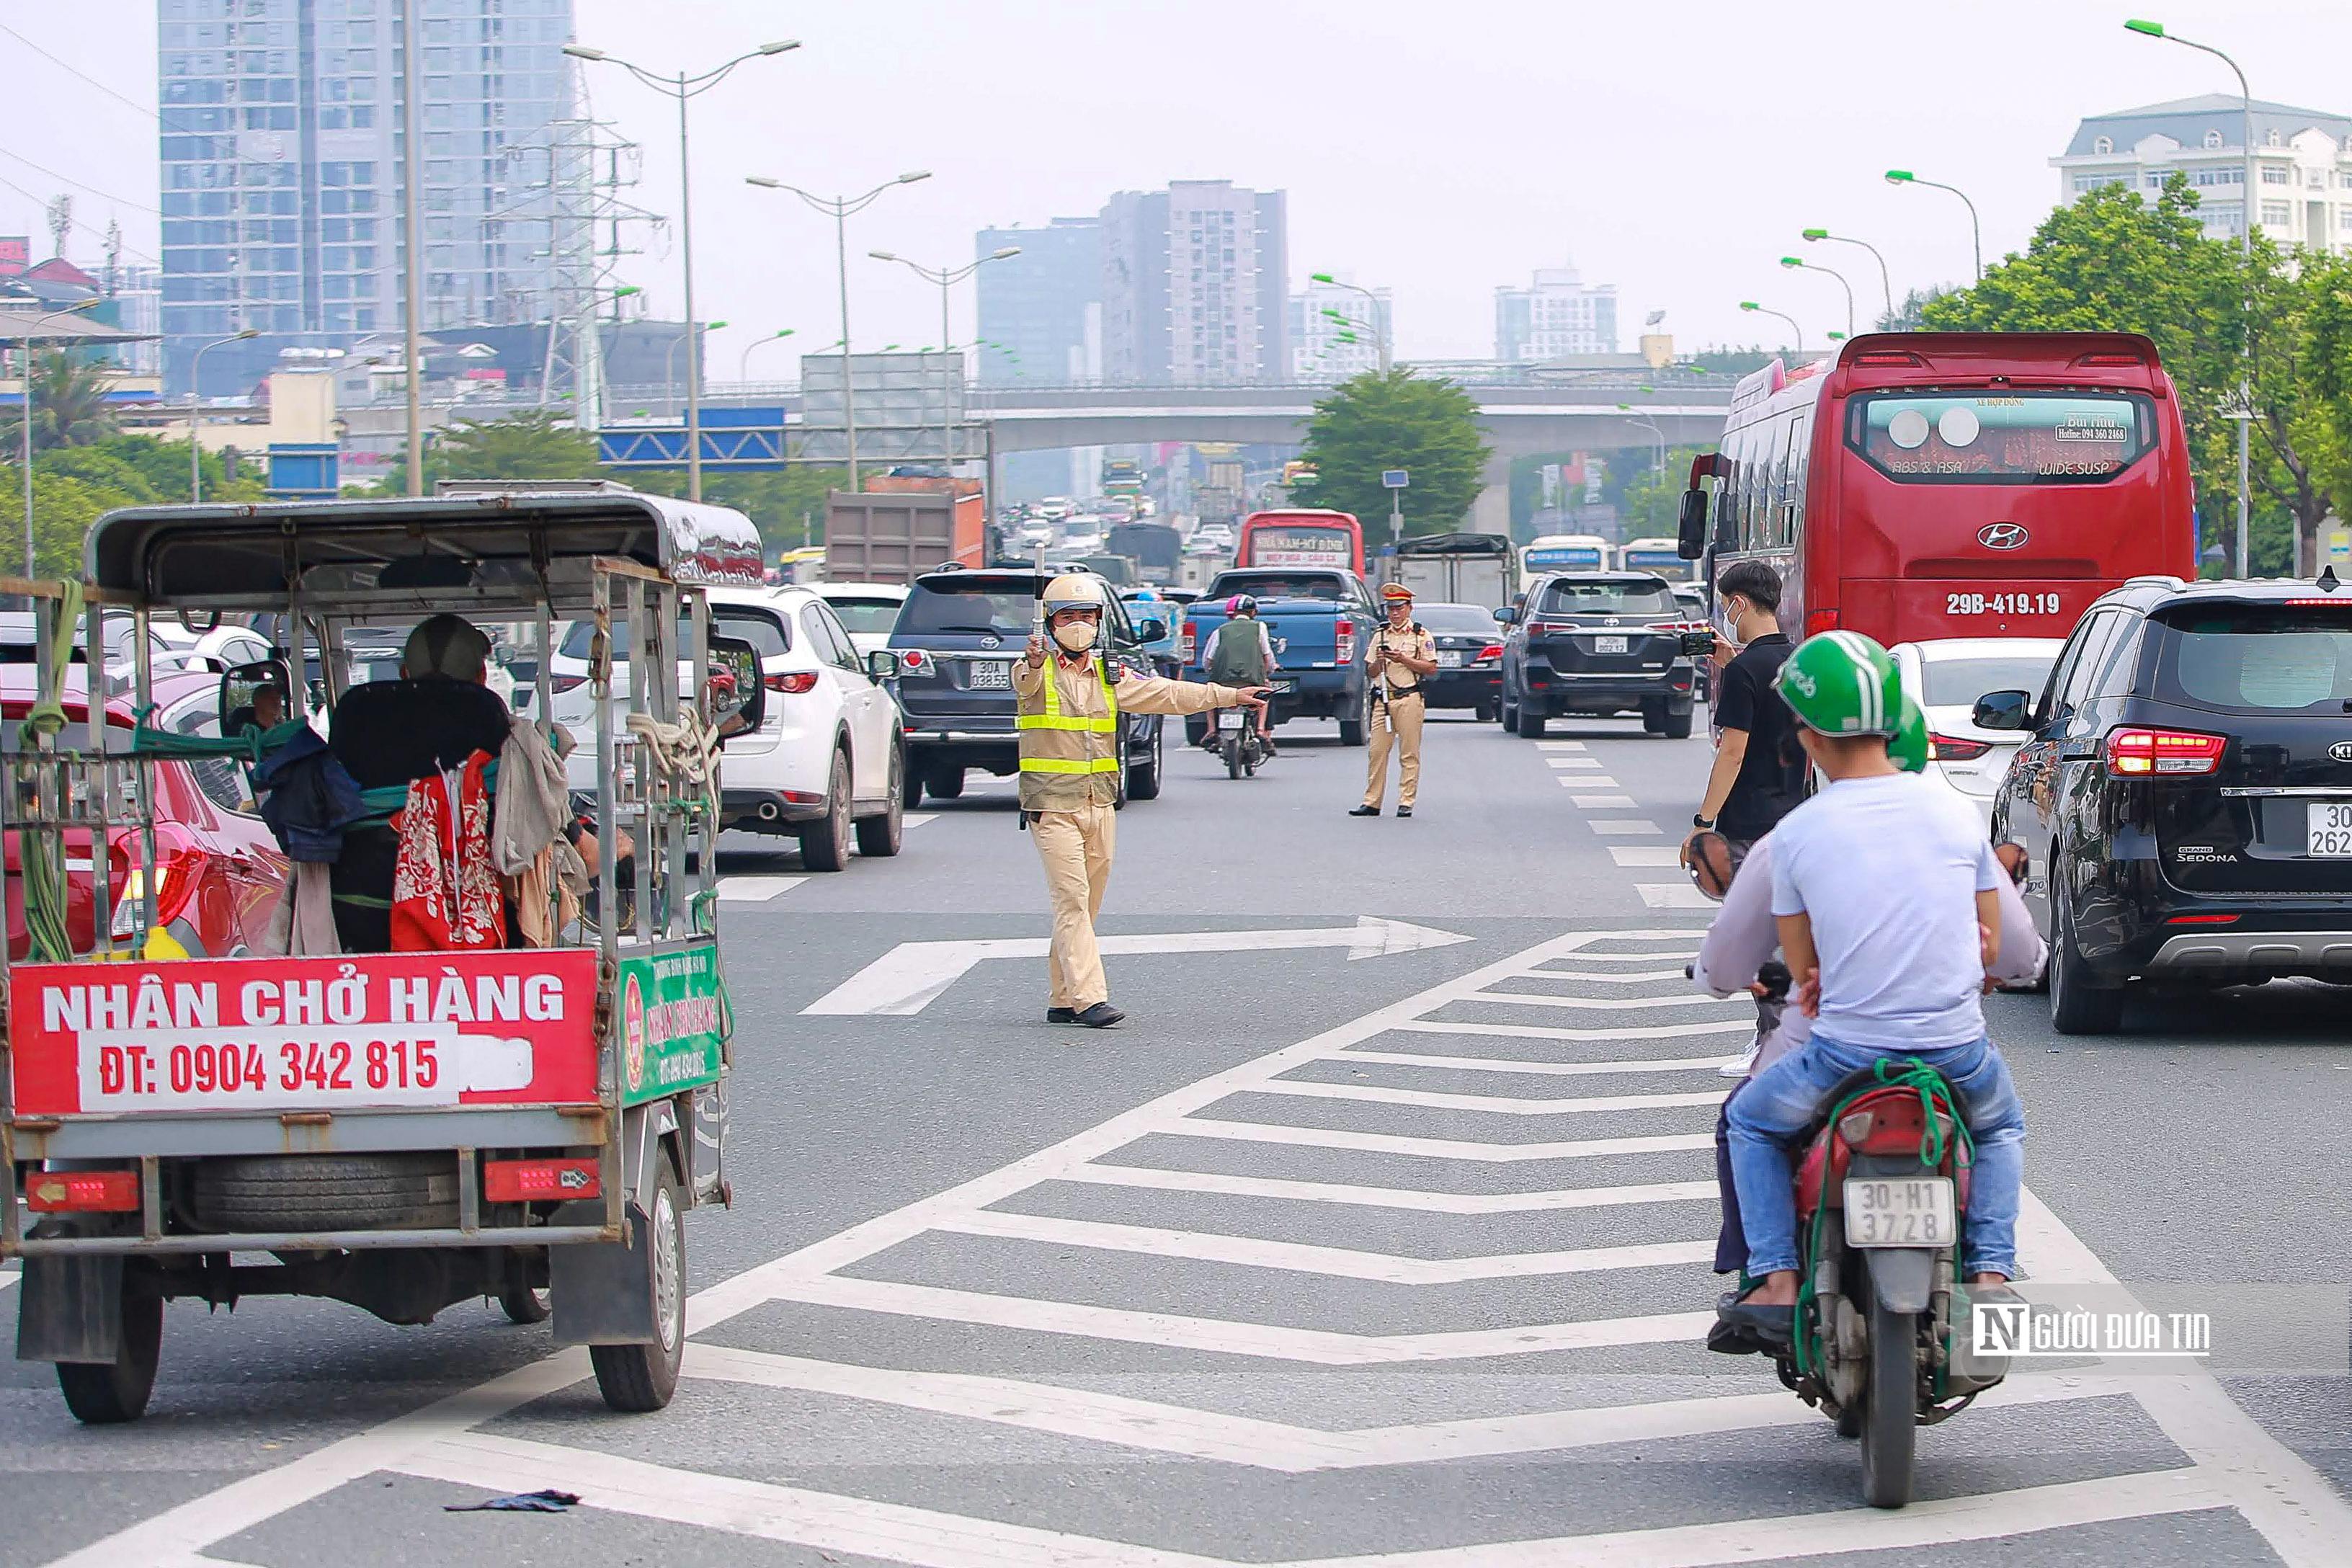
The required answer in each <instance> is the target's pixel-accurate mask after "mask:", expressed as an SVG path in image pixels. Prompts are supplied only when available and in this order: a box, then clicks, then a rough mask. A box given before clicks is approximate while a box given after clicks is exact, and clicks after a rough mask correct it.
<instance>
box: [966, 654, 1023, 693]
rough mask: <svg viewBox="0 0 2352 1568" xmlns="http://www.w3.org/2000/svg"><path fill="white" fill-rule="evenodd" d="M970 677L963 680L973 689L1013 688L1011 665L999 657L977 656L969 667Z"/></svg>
mask: <svg viewBox="0 0 2352 1568" xmlns="http://www.w3.org/2000/svg"><path fill="white" fill-rule="evenodd" d="M969 668H971V679H969V680H967V681H966V682H964V684H965V686H966V687H967V688H969V689H971V690H973V691H1010V690H1012V689H1013V667H1012V666H1011V665H1010V664H1007V663H1006V662H1005V661H1004V660H1003V659H1001V658H979V659H974V660H972V662H971V666H970V667H969Z"/></svg>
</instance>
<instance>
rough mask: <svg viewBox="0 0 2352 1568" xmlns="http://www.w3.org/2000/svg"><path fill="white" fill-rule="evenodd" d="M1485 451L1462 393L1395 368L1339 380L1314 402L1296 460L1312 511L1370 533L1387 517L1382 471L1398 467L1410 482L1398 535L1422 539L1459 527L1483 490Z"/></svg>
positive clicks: (1470, 402)
mask: <svg viewBox="0 0 2352 1568" xmlns="http://www.w3.org/2000/svg"><path fill="white" fill-rule="evenodd" d="M1492 451H1493V448H1492V447H1488V446H1487V445H1486V441H1485V439H1484V438H1483V437H1482V434H1481V432H1480V431H1479V428H1478V405H1477V404H1476V403H1475V402H1474V401H1473V400H1472V398H1471V396H1470V395H1469V394H1468V393H1466V392H1465V391H1463V390H1462V389H1461V388H1460V387H1459V386H1457V385H1455V384H1454V383H1453V382H1451V381H1448V380H1446V379H1444V377H1442V376H1438V377H1422V376H1416V375H1415V374H1413V373H1412V367H1411V366H1409V365H1399V366H1397V367H1396V368H1395V369H1394V370H1391V372H1389V374H1386V375H1382V374H1380V372H1378V371H1366V372H1364V373H1363V374H1361V375H1359V376H1356V377H1354V378H1353V379H1351V380H1349V381H1344V382H1341V383H1340V384H1339V386H1338V387H1336V388H1334V389H1333V391H1332V392H1331V394H1330V395H1328V396H1327V397H1325V398H1324V399H1323V400H1322V401H1321V402H1319V403H1318V404H1316V405H1315V417H1314V418H1313V420H1311V421H1310V422H1309V423H1308V425H1307V447H1306V450H1305V451H1303V452H1301V453H1300V454H1299V455H1300V457H1302V458H1305V459H1306V460H1307V462H1310V463H1312V464H1314V465H1315V471H1316V479H1315V504H1316V505H1317V506H1326V507H1333V508H1336V509H1338V510H1340V511H1348V512H1353V513H1355V515H1356V516H1357V517H1358V518H1360V519H1361V520H1362V521H1363V522H1364V524H1365V531H1367V532H1368V533H1369V532H1377V531H1378V528H1379V526H1380V523H1381V520H1382V519H1384V518H1385V517H1386V516H1387V513H1388V510H1389V497H1388V492H1387V491H1386V490H1385V489H1382V488H1381V470H1382V469H1383V468H1403V469H1405V470H1406V471H1407V472H1409V473H1410V474H1411V475H1412V487H1411V488H1410V489H1407V490H1406V491H1405V493H1404V516H1405V529H1404V531H1405V532H1407V533H1408V534H1422V533H1445V532H1449V531H1452V530H1454V528H1456V527H1458V526H1459V525H1460V523H1461V521H1462V518H1463V514H1465V512H1467V511H1468V510H1470V504H1471V502H1473V501H1475V500H1477V499H1478V492H1479V490H1480V489H1483V488H1484V486H1485V483H1486V480H1485V474H1486V458H1487V456H1488V455H1489V454H1490V453H1491V452H1492Z"/></svg>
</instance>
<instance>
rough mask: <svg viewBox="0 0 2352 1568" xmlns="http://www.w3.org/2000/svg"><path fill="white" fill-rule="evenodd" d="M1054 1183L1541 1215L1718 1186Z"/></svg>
mask: <svg viewBox="0 0 2352 1568" xmlns="http://www.w3.org/2000/svg"><path fill="white" fill-rule="evenodd" d="M1053 1179H1054V1180H1055V1181H1057V1182H1084V1183H1088V1184H1093V1185H1096V1186H1104V1187H1147V1188H1152V1189H1155V1190H1157V1191H1160V1192H1169V1193H1219V1194H1224V1195H1225V1196H1228V1197H1237V1198H1286V1199H1288V1200H1290V1201H1292V1202H1294V1203H1316V1204H1347V1205H1353V1206H1356V1207H1360V1208H1384V1209H1415V1210H1419V1211H1421V1212H1423V1213H1426V1214H1458V1215H1489V1214H1539V1213H1542V1212H1544V1211H1546V1210H1549V1209H1582V1208H1613V1207H1615V1206H1616V1205H1620V1204H1674V1203H1697V1202H1701V1201H1712V1200H1713V1199H1714V1197H1715V1195H1716V1191H1715V1184H1714V1183H1713V1182H1649V1183H1644V1184H1641V1185H1638V1186H1627V1187H1567V1188H1559V1189H1556V1190H1553V1191H1550V1192H1536V1193H1437V1192H1425V1191H1423V1190H1421V1189H1419V1188H1413V1187H1365V1186H1358V1185H1355V1184H1352V1183H1347V1182H1294V1181H1287V1180H1285V1179H1283V1178H1281V1177H1276V1176H1229V1175H1225V1174H1223V1173H1219V1172H1213V1171H1167V1170H1162V1169H1160V1167H1158V1166H1156V1165H1078V1166H1074V1167H1073V1168H1071V1169H1069V1170H1066V1171H1065V1172H1063V1173H1061V1174H1060V1175H1058V1176H1055V1178H1053Z"/></svg>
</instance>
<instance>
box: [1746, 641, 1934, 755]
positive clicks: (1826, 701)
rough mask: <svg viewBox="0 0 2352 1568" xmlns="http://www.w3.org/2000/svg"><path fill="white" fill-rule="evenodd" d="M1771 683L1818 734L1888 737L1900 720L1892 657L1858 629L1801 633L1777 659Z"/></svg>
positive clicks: (1898, 683) (1900, 701)
mask: <svg viewBox="0 0 2352 1568" xmlns="http://www.w3.org/2000/svg"><path fill="white" fill-rule="evenodd" d="M1774 685H1775V687H1776V689H1778V690H1779V691H1780V700H1782V701H1784V702H1786V703H1787V704H1788V705H1789V710H1790V712H1792V713H1794V714H1795V715H1796V716H1797V721H1798V722H1799V723H1801V724H1802V725H1804V727H1805V728H1806V729H1808V730H1812V731H1819V732H1820V733H1822V734H1824V735H1886V736H1890V737H1891V736H1894V735H1895V734H1896V733H1897V732H1898V731H1899V727H1900V725H1901V723H1902V719H1903V683H1902V680H1901V679H1900V678H1899V677H1898V676H1897V675H1896V674H1895V660H1894V658H1892V657H1891V656H1890V655H1889V654H1888V653H1887V651H1886V650H1885V648H1883V647H1879V646H1878V644H1876V643H1875V642H1873V641H1872V640H1871V639H1870V638H1868V637H1864V636H1863V635H1862V634H1861V633H1860V632H1820V633H1817V634H1815V635H1814V636H1812V637H1807V638H1806V639H1805V640H1804V641H1803V642H1801V643H1799V644H1798V645H1797V647H1796V651H1795V652H1793V653H1791V654H1790V655H1789V657H1788V658H1787V659H1786V660H1785V661H1784V662H1783V663H1782V664H1781V666H1780V678H1779V679H1778V680H1777V681H1775V683H1774Z"/></svg>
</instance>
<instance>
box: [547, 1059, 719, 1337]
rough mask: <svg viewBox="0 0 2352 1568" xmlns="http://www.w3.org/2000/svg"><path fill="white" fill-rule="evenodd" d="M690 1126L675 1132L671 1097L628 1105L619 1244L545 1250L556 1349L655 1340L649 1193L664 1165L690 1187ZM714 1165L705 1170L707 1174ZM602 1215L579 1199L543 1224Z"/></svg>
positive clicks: (584, 1221) (595, 1220)
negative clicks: (624, 1195)
mask: <svg viewBox="0 0 2352 1568" xmlns="http://www.w3.org/2000/svg"><path fill="white" fill-rule="evenodd" d="M694 1131H696V1130H695V1129H692V1128H682V1127H681V1126H680V1124H679V1121H678V1115H677V1100H650V1101H647V1102H646V1104H643V1105H637V1106H632V1107H630V1108H629V1110H627V1111H626V1112H625V1113H624V1114H623V1116H622V1120H621V1183H622V1187H623V1190H624V1191H625V1192H626V1193H627V1194H628V1201H627V1202H626V1203H625V1204H624V1205H622V1216H623V1217H622V1223H621V1239H620V1240H619V1241H614V1242H591V1243H589V1244H588V1245H586V1246H584V1247H550V1248H549V1249H548V1254H547V1275H548V1284H549V1286H550V1287H551V1289H552V1291H553V1295H554V1306H555V1325H554V1332H555V1342H556V1343H557V1344H560V1345H647V1344H654V1343H657V1342H659V1340H660V1338H661V1325H660V1322H659V1320H658V1318H657V1316H656V1305H655V1297H654V1255H653V1242H652V1237H653V1229H652V1226H651V1224H650V1222H649V1220H648V1218H647V1216H648V1215H651V1214H652V1213H653V1208H654V1189H655V1188H656V1187H657V1186H659V1185H660V1184H661V1179H662V1170H663V1164H664V1162H665V1161H666V1160H667V1161H671V1162H675V1163H676V1164H677V1169H678V1171H679V1172H680V1173H681V1174H682V1175H683V1177H684V1178H685V1181H686V1183H687V1186H688V1191H692V1190H693V1189H694V1187H695V1186H696V1185H698V1180H697V1176H698V1173H697V1171H696V1162H697V1159H698V1154H699V1153H700V1151H697V1150H696V1149H694V1147H693V1142H694V1140H693V1136H692V1134H693V1132H694ZM717 1164H718V1162H717V1160H716V1159H712V1160H710V1162H709V1165H710V1167H711V1169H712V1171H713V1173H714V1174H713V1176H712V1180H713V1181H714V1183H715V1181H716V1175H715V1170H716V1167H717ZM603 1219H604V1205H603V1204H602V1203H597V1202H589V1201H582V1202H576V1203H569V1204H564V1205H562V1206H560V1207H559V1208H557V1209H556V1211H555V1213H554V1214H553V1215H552V1216H551V1217H550V1219H549V1221H548V1223H549V1224H550V1225H559V1226H560V1225H575V1224H576V1225H595V1224H599V1223H601V1222H602V1221H603Z"/></svg>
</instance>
